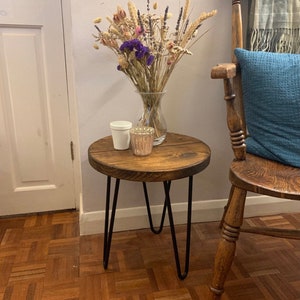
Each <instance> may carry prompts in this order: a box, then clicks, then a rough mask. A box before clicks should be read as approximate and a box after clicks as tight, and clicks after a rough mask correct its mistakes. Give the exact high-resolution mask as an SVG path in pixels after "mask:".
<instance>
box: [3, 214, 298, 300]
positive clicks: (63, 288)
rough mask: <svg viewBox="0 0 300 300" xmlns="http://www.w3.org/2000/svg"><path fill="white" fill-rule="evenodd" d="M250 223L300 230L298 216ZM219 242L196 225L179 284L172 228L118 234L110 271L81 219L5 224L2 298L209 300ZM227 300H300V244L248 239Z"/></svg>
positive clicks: (207, 226)
mask: <svg viewBox="0 0 300 300" xmlns="http://www.w3.org/2000/svg"><path fill="white" fill-rule="evenodd" d="M246 222H247V223H248V224H249V225H253V224H256V225H258V224H259V225H267V226H268V225H280V226H285V227H289V228H300V213H295V214H288V215H279V216H272V217H262V218H252V219H247V220H246ZM176 230H177V236H178V244H179V247H180V249H184V242H185V227H184V226H177V228H176ZM218 238H219V231H218V224H217V223H215V222H212V223H198V224H193V226H192V240H191V260H190V272H189V275H188V277H187V278H186V279H185V280H184V281H181V280H178V279H177V276H176V270H175V264H174V256H173V251H172V241H171V238H170V233H169V229H168V228H164V230H163V232H162V233H161V234H160V235H154V234H152V233H151V232H150V231H149V230H148V229H146V230H137V231H127V232H118V233H115V234H114V235H113V241H112V248H111V256H110V263H109V267H108V270H107V271H104V270H103V267H102V242H103V235H102V234H99V235H91V236H82V237H79V227H78V213H77V212H59V213H45V214H37V215H30V216H27V217H15V218H9V219H6V218H4V219H0V299H5V300H9V299H12V300H22V299H26V300H31V299H47V300H48V299H49V300H50V299H51V300H52V299H64V300H66V299H69V300H71V299H73V300H74V299H86V300H90V299H102V300H107V299H109V300H150V299H151V300H152V299H156V300H168V299H169V300H179V299H180V300H185V299H203V300H205V299H207V296H206V295H207V292H208V287H207V284H208V282H209V280H210V277H211V274H212V271H211V270H212V265H213V258H214V254H215V250H216V245H217V242H218ZM223 299H224V300H228V299H231V300H235V299H236V300H242V299H243V300H260V299H278V300H293V299H300V241H299V240H297V241H296V240H285V239H278V238H270V237H265V236H258V235H252V234H246V233H242V234H241V237H240V240H239V243H238V248H237V255H236V257H235V261H234V264H233V267H232V270H231V272H230V274H229V277H228V281H227V284H226V293H225V294H224V297H223Z"/></svg>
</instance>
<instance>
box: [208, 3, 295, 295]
mask: <svg viewBox="0 0 300 300" xmlns="http://www.w3.org/2000/svg"><path fill="white" fill-rule="evenodd" d="M241 14H242V13H241V1H238V0H233V1H232V50H234V49H235V48H243V29H242V16H241ZM211 77H212V78H214V79H223V82H224V91H225V100H226V104H227V124H228V128H229V131H230V138H231V144H232V149H233V153H234V156H235V158H234V160H233V162H232V164H231V166H230V172H229V180H230V182H231V184H232V187H231V191H230V195H229V200H228V203H227V206H226V208H225V211H224V216H223V219H222V222H221V226H222V234H221V239H220V242H219V245H218V249H217V253H216V256H215V266H214V273H213V278H212V282H211V285H210V291H211V292H210V297H211V298H210V299H220V297H221V295H222V293H223V290H224V283H225V280H226V276H227V274H228V272H229V271H230V268H231V265H232V262H233V259H234V256H235V250H236V242H237V240H238V237H239V234H240V231H246V232H251V233H259V234H265V235H271V236H276V237H284V238H296V239H300V231H297V230H286V229H279V228H278V229H271V228H243V227H242V223H243V214H244V206H245V200H246V195H247V192H248V191H250V192H254V193H258V194H263V195H268V196H272V197H278V198H285V199H292V200H300V169H299V168H295V167H291V166H287V165H284V164H281V163H279V162H275V161H271V160H267V159H264V158H261V157H258V156H255V155H253V154H248V153H247V152H246V143H245V138H246V132H247V130H246V122H245V117H244V108H243V102H242V100H243V99H242V94H243V92H242V84H241V83H242V79H241V71H240V68H239V64H238V62H237V58H236V57H235V55H234V52H233V51H232V63H228V64H220V65H217V66H216V67H214V68H213V69H212V72H211Z"/></svg>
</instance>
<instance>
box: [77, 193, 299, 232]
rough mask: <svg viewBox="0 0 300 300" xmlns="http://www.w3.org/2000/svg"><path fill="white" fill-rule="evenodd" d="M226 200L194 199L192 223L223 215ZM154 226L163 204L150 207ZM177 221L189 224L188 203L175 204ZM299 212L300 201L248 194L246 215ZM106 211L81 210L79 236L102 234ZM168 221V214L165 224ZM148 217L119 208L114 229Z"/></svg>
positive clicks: (144, 222) (143, 224)
mask: <svg viewBox="0 0 300 300" xmlns="http://www.w3.org/2000/svg"><path fill="white" fill-rule="evenodd" d="M226 202H227V200H225V199H222V200H205V201H193V215H192V222H193V223H198V222H211V221H218V220H220V219H221V217H222V213H223V208H224V206H225V205H226ZM151 210H152V218H153V223H154V225H156V224H159V222H160V216H161V212H162V205H156V206H152V207H151ZM172 210H173V217H174V223H175V224H185V223H186V212H187V204H186V203H174V204H173V205H172ZM295 211H300V206H299V203H298V202H296V201H291V200H283V199H279V198H272V197H267V196H253V197H248V198H247V201H246V209H245V217H255V216H264V215H272V214H278V213H289V212H295ZM104 216H105V213H104V211H94V212H82V210H81V213H80V235H89V234H97V233H103V231H104ZM167 224H168V217H167V215H166V220H165V225H167ZM148 227H149V223H148V216H147V211H146V207H133V208H124V209H118V210H117V212H116V217H115V225H114V231H115V232H116V231H124V230H133V229H143V228H148Z"/></svg>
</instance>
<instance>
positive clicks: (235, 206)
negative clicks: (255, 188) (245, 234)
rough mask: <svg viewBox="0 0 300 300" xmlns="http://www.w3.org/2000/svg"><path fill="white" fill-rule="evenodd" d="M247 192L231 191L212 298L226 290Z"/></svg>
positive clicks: (219, 296) (217, 256)
mask: <svg viewBox="0 0 300 300" xmlns="http://www.w3.org/2000/svg"><path fill="white" fill-rule="evenodd" d="M246 194H247V192H246V191H245V190H242V189H240V188H237V187H232V189H231V192H230V199H229V201H228V206H227V209H226V215H225V218H224V222H223V230H222V237H221V240H220V242H219V245H218V249H217V253H216V256H215V266H214V274H213V279H212V282H211V286H210V290H211V294H210V299H211V300H216V299H220V298H221V295H222V293H223V291H224V283H225V280H226V277H227V274H228V272H229V271H230V268H231V265H232V262H233V258H234V255H235V249H236V241H237V240H238V238H239V233H240V227H241V225H242V223H243V215H244V207H245V199H246Z"/></svg>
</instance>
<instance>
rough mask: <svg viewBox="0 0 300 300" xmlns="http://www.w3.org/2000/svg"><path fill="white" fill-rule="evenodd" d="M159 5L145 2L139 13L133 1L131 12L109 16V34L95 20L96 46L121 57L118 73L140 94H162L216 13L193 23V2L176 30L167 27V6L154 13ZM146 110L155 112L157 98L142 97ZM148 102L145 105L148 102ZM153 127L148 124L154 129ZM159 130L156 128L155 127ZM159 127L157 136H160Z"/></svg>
mask: <svg viewBox="0 0 300 300" xmlns="http://www.w3.org/2000/svg"><path fill="white" fill-rule="evenodd" d="M157 8H158V5H157V2H155V3H154V4H153V5H152V8H150V0H147V2H146V12H145V13H142V12H141V11H140V10H138V9H137V8H136V6H135V4H134V3H133V2H132V1H129V2H128V12H126V11H125V10H124V9H123V8H122V7H121V6H118V7H117V12H116V13H115V14H114V15H113V17H112V18H109V17H107V18H106V19H107V21H108V22H109V26H108V29H107V31H103V30H101V29H100V28H99V27H98V23H100V22H101V21H102V19H101V18H97V19H95V20H94V23H95V27H96V29H97V31H98V32H97V34H95V35H94V37H95V39H96V43H95V44H94V48H96V49H99V44H102V45H104V46H106V47H108V48H110V49H111V50H112V51H113V52H114V53H115V54H116V55H117V57H118V66H117V69H118V70H119V71H122V72H124V73H125V74H126V75H127V76H128V77H129V78H130V80H131V81H132V83H133V84H134V85H135V87H136V89H137V91H139V92H140V93H151V94H153V93H156V92H159V93H161V92H163V91H164V89H165V86H166V84H167V81H168V79H169V77H170V75H171V73H172V71H173V70H174V68H175V66H176V64H177V63H178V62H179V60H180V59H181V58H182V57H183V55H185V54H188V55H190V54H192V53H191V52H190V50H189V49H190V47H191V46H192V45H193V44H194V43H195V42H197V41H198V40H199V39H200V38H201V37H202V36H203V34H204V33H205V32H204V33H202V34H201V35H200V36H198V30H199V28H200V27H201V25H202V23H203V22H204V21H205V20H206V19H208V18H210V17H212V16H214V15H215V14H216V13H217V11H216V10H212V11H211V12H208V13H207V12H203V13H201V14H200V16H199V17H198V18H196V19H195V20H194V21H191V20H190V17H191V16H190V0H185V5H184V6H182V7H181V8H180V10H179V13H178V16H177V21H176V22H174V24H175V28H174V30H173V31H171V30H170V26H169V25H168V21H169V19H170V18H171V17H172V15H171V13H170V12H169V7H168V6H167V7H166V8H165V9H164V11H163V13H162V14H161V15H160V14H159V13H155V12H156V11H157ZM143 98H144V99H146V100H144V107H149V108H151V110H153V111H154V112H155V110H156V109H157V106H158V105H159V103H157V101H156V98H157V97H154V98H153V97H151V96H149V97H143ZM145 101H146V103H145ZM154 123H155V122H153V124H146V125H148V126H153V127H155V124H154ZM155 129H156V128H155ZM157 131H159V128H158V127H157V129H156V134H157V135H159V132H157Z"/></svg>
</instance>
